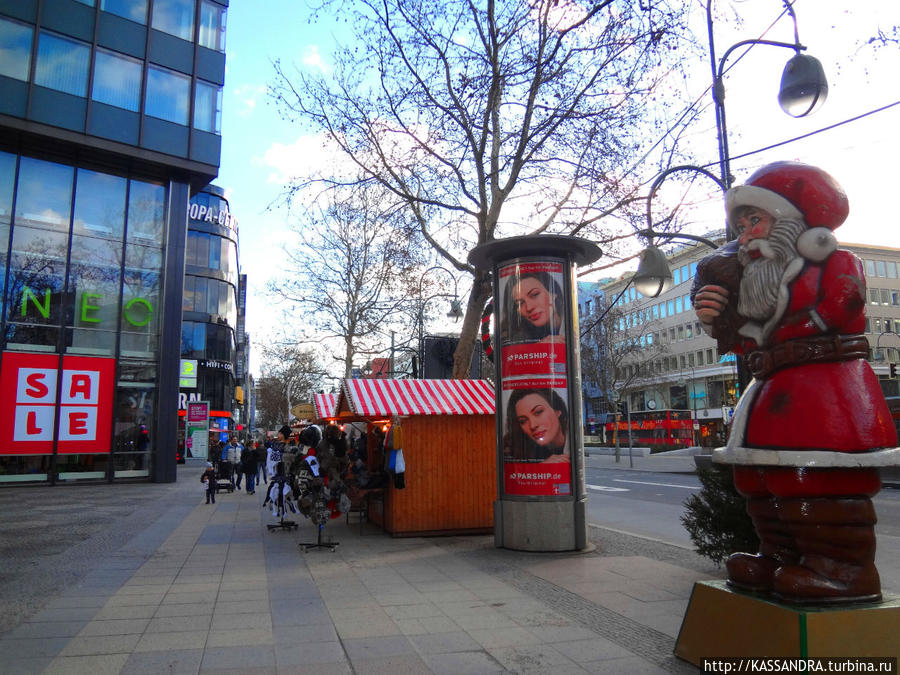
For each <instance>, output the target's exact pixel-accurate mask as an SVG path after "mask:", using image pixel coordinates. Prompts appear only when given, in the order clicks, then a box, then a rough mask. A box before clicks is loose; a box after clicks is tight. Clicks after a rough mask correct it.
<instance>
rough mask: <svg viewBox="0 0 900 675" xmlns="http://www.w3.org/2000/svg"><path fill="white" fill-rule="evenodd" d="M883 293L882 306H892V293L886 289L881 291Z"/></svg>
mask: <svg viewBox="0 0 900 675" xmlns="http://www.w3.org/2000/svg"><path fill="white" fill-rule="evenodd" d="M879 290H880V291H881V304H882V305H890V304H891V292H890V291H889V290H888V289H886V288H881V289H879Z"/></svg>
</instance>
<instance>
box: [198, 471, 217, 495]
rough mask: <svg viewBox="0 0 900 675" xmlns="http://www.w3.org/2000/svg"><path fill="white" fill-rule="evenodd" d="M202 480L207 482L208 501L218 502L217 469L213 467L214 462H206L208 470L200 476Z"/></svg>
mask: <svg viewBox="0 0 900 675" xmlns="http://www.w3.org/2000/svg"><path fill="white" fill-rule="evenodd" d="M200 482H201V483H206V503H207V504H210V503H212V504H215V503H216V487H217V486H216V470H215V469H214V468H213V465H212V462H207V463H206V471H204V472H203V475H202V476H200Z"/></svg>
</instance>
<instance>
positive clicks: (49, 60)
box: [34, 32, 91, 97]
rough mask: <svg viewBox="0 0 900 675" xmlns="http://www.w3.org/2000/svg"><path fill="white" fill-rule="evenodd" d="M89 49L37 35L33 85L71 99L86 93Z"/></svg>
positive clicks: (82, 44)
mask: <svg viewBox="0 0 900 675" xmlns="http://www.w3.org/2000/svg"><path fill="white" fill-rule="evenodd" d="M90 59H91V48H90V47H89V46H88V45H86V44H85V43H83V42H78V41H77V40H72V39H70V38H65V37H62V36H59V35H53V34H52V33H45V32H41V35H40V38H39V39H38V51H37V64H36V68H35V72H34V82H35V84H39V85H41V86H42V87H47V88H48V89H56V90H57V91H62V92H65V93H67V94H72V95H73V96H82V97H83V96H85V95H86V94H87V80H88V67H89V64H90Z"/></svg>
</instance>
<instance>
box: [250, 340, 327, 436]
mask: <svg viewBox="0 0 900 675" xmlns="http://www.w3.org/2000/svg"><path fill="white" fill-rule="evenodd" d="M260 349H261V353H262V356H263V359H262V363H263V365H262V376H261V377H260V378H259V380H257V385H256V392H257V398H256V425H257V426H260V427H267V428H273V427H275V426H280V425H281V424H284V423H285V422H287V421H289V420H290V415H291V413H290V409H291V408H292V407H294V406H295V405H297V404H298V403H311V402H312V394H313V392H315V391H316V390H317V389H319V388H320V386H321V384H322V382H323V380H324V379H325V378H326V377H327V375H326V373H325V371H324V370H323V369H322V366H321V363H320V362H319V357H318V355H317V354H316V352H315V350H313V349H311V348H309V347H303V346H298V345H295V344H287V345H284V344H277V343H269V344H265V345H262V346H261V347H260Z"/></svg>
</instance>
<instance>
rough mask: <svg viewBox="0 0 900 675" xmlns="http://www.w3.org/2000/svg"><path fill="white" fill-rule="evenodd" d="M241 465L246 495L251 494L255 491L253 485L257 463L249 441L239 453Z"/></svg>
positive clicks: (254, 451) (254, 483)
mask: <svg viewBox="0 0 900 675" xmlns="http://www.w3.org/2000/svg"><path fill="white" fill-rule="evenodd" d="M241 467H242V468H243V471H244V477H245V478H246V480H245V481H244V488H245V489H246V491H247V494H248V495H252V494H254V493H255V492H256V491H255V490H254V486H255V485H256V482H255V481H256V472H257V468H258V465H257V458H256V450H254V449H253V448H252V447H250V444H249V443H248V444H247V445H246V446H245V447H244V451H243V452H242V453H241Z"/></svg>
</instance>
